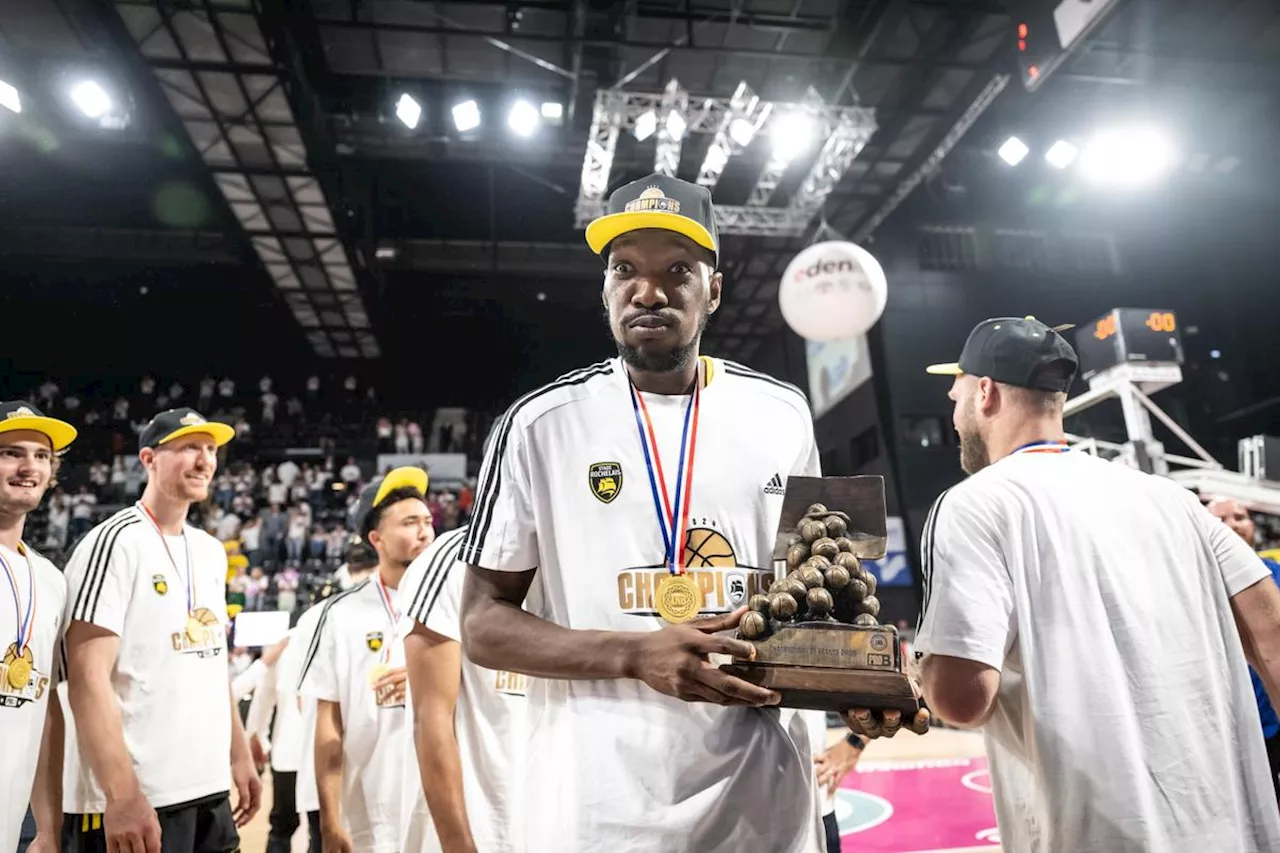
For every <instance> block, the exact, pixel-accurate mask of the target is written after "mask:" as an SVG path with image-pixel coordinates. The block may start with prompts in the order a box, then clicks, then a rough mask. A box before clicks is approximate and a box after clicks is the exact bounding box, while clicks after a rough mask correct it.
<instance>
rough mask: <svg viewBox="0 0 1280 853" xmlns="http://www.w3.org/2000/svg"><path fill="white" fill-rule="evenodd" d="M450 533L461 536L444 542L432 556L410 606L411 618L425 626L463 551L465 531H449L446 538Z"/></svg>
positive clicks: (460, 529)
mask: <svg viewBox="0 0 1280 853" xmlns="http://www.w3.org/2000/svg"><path fill="white" fill-rule="evenodd" d="M450 533H456V534H459V535H457V536H452V537H451V538H449V539H447V540H445V541H443V542H442V543H441V545H440V547H439V548H437V549H436V552H435V553H434V554H432V555H431V561H430V562H429V563H428V564H427V571H426V573H425V574H423V576H422V583H421V585H420V586H419V587H418V589H417V592H416V593H415V594H414V596H413V603H412V604H410V605H409V610H408V614H409V618H410V619H412V620H413V621H415V622H421V623H422V624H423V625H425V624H427V617H428V616H430V615H431V610H432V608H433V607H435V604H436V599H438V598H439V597H440V591H441V590H442V589H444V585H445V583H446V582H447V581H448V579H449V573H450V572H451V571H453V566H454V564H455V563H457V562H458V552H459V551H460V550H461V549H462V542H463V539H464V538H465V531H464V530H463V529H462V528H461V527H460V528H458V529H457V530H451V531H449V533H446V534H445V536H449V535H450ZM442 539H443V537H442Z"/></svg>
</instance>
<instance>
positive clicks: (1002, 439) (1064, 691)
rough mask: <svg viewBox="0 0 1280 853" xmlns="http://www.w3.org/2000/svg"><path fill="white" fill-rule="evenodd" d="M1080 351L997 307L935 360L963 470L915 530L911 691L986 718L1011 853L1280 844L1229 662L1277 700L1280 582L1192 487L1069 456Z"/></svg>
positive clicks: (943, 710) (1251, 714)
mask: <svg viewBox="0 0 1280 853" xmlns="http://www.w3.org/2000/svg"><path fill="white" fill-rule="evenodd" d="M1076 364H1077V362H1076V356H1075V352H1074V351H1073V350H1072V349H1071V347H1070V346H1069V345H1068V344H1067V342H1066V341H1065V340H1063V339H1062V338H1061V337H1060V336H1059V335H1058V334H1057V333H1056V332H1055V331H1054V330H1053V329H1050V328H1048V327H1047V326H1045V325H1044V324H1043V323H1040V322H1038V321H1036V320H1034V319H1032V318H1025V319H1018V318H1008V317H1002V318H998V319H993V320H987V321H985V322H983V323H981V324H979V326H978V327H977V328H976V329H975V330H974V332H973V334H971V335H970V336H969V341H968V343H967V344H966V345H965V348H964V352H963V353H962V354H961V356H960V361H959V362H958V363H956V364H953V365H940V366H935V367H932V368H930V372H932V373H942V374H950V375H953V376H954V377H955V380H954V383H953V385H952V387H951V391H950V394H949V396H950V398H951V399H952V400H953V401H955V413H954V423H955V428H956V431H957V432H958V433H959V435H960V445H961V464H962V466H963V467H964V469H965V471H967V472H968V473H969V474H970V475H971V476H970V477H969V478H968V479H967V480H965V481H964V482H962V483H960V484H959V485H957V486H955V487H954V488H952V489H950V490H948V491H946V492H944V493H943V495H942V496H941V497H940V498H939V499H938V501H937V502H936V503H935V504H934V506H933V509H932V511H931V512H930V514H929V517H928V520H927V521H926V523H925V526H924V530H923V536H922V542H921V557H922V566H923V582H924V591H925V603H924V610H923V613H922V617H921V625H920V630H919V633H918V635H917V637H916V640H915V648H916V652H917V654H918V655H920V656H922V657H923V660H922V664H921V677H922V682H923V687H924V695H925V697H926V699H927V700H928V701H929V703H930V705H931V706H932V708H933V710H934V711H935V712H936V713H937V715H938V717H939V718H940V719H942V720H945V721H946V722H948V723H951V724H953V725H957V726H960V727H964V728H974V727H979V726H981V727H982V728H983V731H984V733H985V736H986V744H987V753H988V756H989V759H990V770H991V778H992V787H993V788H994V794H993V796H994V799H995V806H996V817H997V820H998V822H999V825H1000V840H1001V843H1002V844H1003V845H1004V847H1005V849H1006V850H1017V851H1019V853H1024V851H1025V853H1083V851H1099V853H1101V851H1108V853H1110V851H1121V850H1126V851H1138V850H1152V851H1155V850H1222V849H1226V848H1227V847H1229V848H1230V849H1231V850H1233V851H1242V852H1243V853H1262V851H1275V850H1280V813H1278V812H1277V810H1276V804H1275V801H1274V798H1273V795H1272V788H1271V785H1270V784H1269V783H1268V781H1267V773H1268V764H1267V756H1266V751H1265V749H1264V747H1263V741H1262V733H1261V730H1260V727H1259V723H1258V710H1257V706H1256V704H1255V703H1254V701H1253V690H1252V688H1251V686H1250V682H1249V672H1248V668H1247V667H1246V666H1245V659H1246V656H1247V657H1248V658H1249V660H1250V661H1251V662H1253V663H1254V664H1255V666H1257V668H1258V672H1259V673H1260V674H1261V676H1262V678H1263V680H1264V682H1265V683H1266V685H1267V688H1268V692H1270V693H1271V694H1272V695H1273V696H1277V695H1280V694H1278V693H1277V692H1276V687H1277V685H1278V684H1280V618H1277V614H1280V591H1278V590H1277V589H1276V584H1275V582H1274V581H1273V580H1272V579H1271V574H1270V572H1268V570H1267V568H1266V566H1264V565H1263V564H1262V561H1261V560H1259V559H1258V557H1257V555H1255V554H1254V553H1253V552H1252V551H1251V550H1250V549H1249V547H1248V546H1247V545H1245V544H1244V543H1243V542H1242V541H1240V538H1239V537H1238V536H1235V535H1234V534H1233V533H1232V532H1231V531H1230V530H1229V529H1228V528H1227V527H1226V526H1225V525H1222V524H1220V523H1218V521H1217V519H1216V518H1214V517H1213V516H1212V515H1211V514H1210V513H1209V512H1208V511H1207V510H1206V509H1205V508H1204V507H1203V506H1201V504H1200V502H1199V500H1197V498H1196V497H1195V495H1193V494H1192V493H1191V492H1190V491H1188V490H1186V489H1184V488H1182V487H1181V486H1179V485H1178V484H1177V483H1175V482H1174V481H1172V480H1169V479H1166V478H1163V477H1156V476H1150V475H1147V474H1143V473H1141V472H1139V471H1136V470H1133V469H1131V468H1129V467H1126V466H1123V465H1118V464H1115V463H1111V462H1107V461H1104V460H1102V459H1099V458H1097V457H1095V456H1093V455H1091V454H1088V453H1083V452H1077V451H1072V450H1071V449H1069V447H1068V445H1067V442H1066V434H1065V432H1064V429H1063V423H1062V418H1063V404H1064V403H1065V401H1066V391H1067V389H1068V388H1069V387H1070V385H1071V379H1072V377H1073V376H1074V374H1075V371H1076ZM1241 640H1243V641H1244V642H1243V646H1244V651H1242V649H1241ZM873 729H874V727H873ZM867 733H868V734H871V735H875V734H879V733H880V732H878V731H875V730H873V731H869V732H867Z"/></svg>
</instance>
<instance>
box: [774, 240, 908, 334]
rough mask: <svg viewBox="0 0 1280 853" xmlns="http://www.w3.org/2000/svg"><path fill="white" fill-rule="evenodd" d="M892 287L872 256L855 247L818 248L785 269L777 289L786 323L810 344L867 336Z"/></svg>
mask: <svg viewBox="0 0 1280 853" xmlns="http://www.w3.org/2000/svg"><path fill="white" fill-rule="evenodd" d="M887 298H888V283H887V282H886V281H885V277H884V270H883V269H882V268H881V267H880V263H879V261H877V260H876V259H875V258H874V257H873V256H872V255H871V253H870V252H868V251H867V250H866V249H864V248H862V247H861V246H855V245H854V244H852V243H844V242H838V241H830V242H825V243H814V244H813V245H812V246H810V247H809V248H807V249H805V250H804V251H803V252H801V253H800V254H798V255H796V256H795V258H794V259H793V260H792V261H791V263H790V264H788V265H787V270H786V272H784V273H783V274H782V282H781V284H779V285H778V307H779V308H781V309H782V319H784V320H786V321H787V325H788V326H790V327H791V329H792V331H794V332H795V333H796V334H797V335H799V336H800V337H802V338H804V339H805V340H810V341H842V340H848V339H849V338H856V337H857V336H859V335H862V334H865V333H866V332H867V330H868V329H870V328H871V327H872V326H874V325H875V324H876V321H877V320H879V319H880V315H881V314H883V313H884V304H885V300H886V299H887Z"/></svg>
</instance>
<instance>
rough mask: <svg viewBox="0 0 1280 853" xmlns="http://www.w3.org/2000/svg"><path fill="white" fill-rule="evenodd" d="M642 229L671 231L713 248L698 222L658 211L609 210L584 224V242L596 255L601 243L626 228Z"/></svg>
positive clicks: (604, 243)
mask: <svg viewBox="0 0 1280 853" xmlns="http://www.w3.org/2000/svg"><path fill="white" fill-rule="evenodd" d="M645 228H657V229H659V230H662V231H674V232H675V233H677V234H683V235H684V236H685V237H688V238H689V239H690V240H692V241H693V242H695V243H697V244H698V245H699V246H701V247H702V248H704V249H706V250H708V251H711V252H714V251H716V241H715V240H712V239H711V232H710V231H708V230H707V229H706V228H704V227H703V226H702V225H701V224H700V223H698V222H695V221H694V220H692V219H690V218H689V217H687V216H681V215H680V214H678V213H666V212H663V211H661V210H637V211H634V212H632V213H610V214H609V215H608V216H602V217H600V218H599V219H597V220H595V221H593V222H592V223H591V224H590V225H588V226H587V245H588V246H590V247H591V251H593V252H595V253H596V254H597V255H598V254H600V253H601V252H603V251H604V247H605V246H608V245H609V244H610V243H611V242H613V241H614V240H616V239H617V238H619V237H621V236H622V235H623V234H626V233H627V232H628V231H640V230H642V229H645Z"/></svg>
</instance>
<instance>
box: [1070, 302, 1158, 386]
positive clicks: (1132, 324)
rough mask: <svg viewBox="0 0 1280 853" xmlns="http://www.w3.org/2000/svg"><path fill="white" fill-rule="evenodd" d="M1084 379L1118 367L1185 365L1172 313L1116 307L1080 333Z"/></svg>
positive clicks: (1085, 326) (1078, 343)
mask: <svg viewBox="0 0 1280 853" xmlns="http://www.w3.org/2000/svg"><path fill="white" fill-rule="evenodd" d="M1076 355H1077V356H1079V358H1080V378H1082V379H1084V380H1085V381H1088V380H1089V379H1092V378H1093V377H1094V376H1097V375H1098V374H1099V373H1101V372H1102V371H1104V370H1106V369H1108V368H1111V367H1115V366H1116V365H1118V364H1126V363H1130V362H1142V363H1144V364H1177V365H1181V364H1182V335H1181V331H1180V326H1179V325H1178V317H1177V315H1176V314H1174V313H1173V312H1172V311H1165V310H1160V309H1149V308H1113V309H1111V310H1110V311H1108V312H1107V313H1106V314H1103V315H1102V316H1101V317H1099V318H1098V319H1096V320H1094V321H1093V322H1091V323H1086V324H1085V325H1084V326H1083V327H1082V328H1080V329H1079V330H1077V332H1076Z"/></svg>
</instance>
